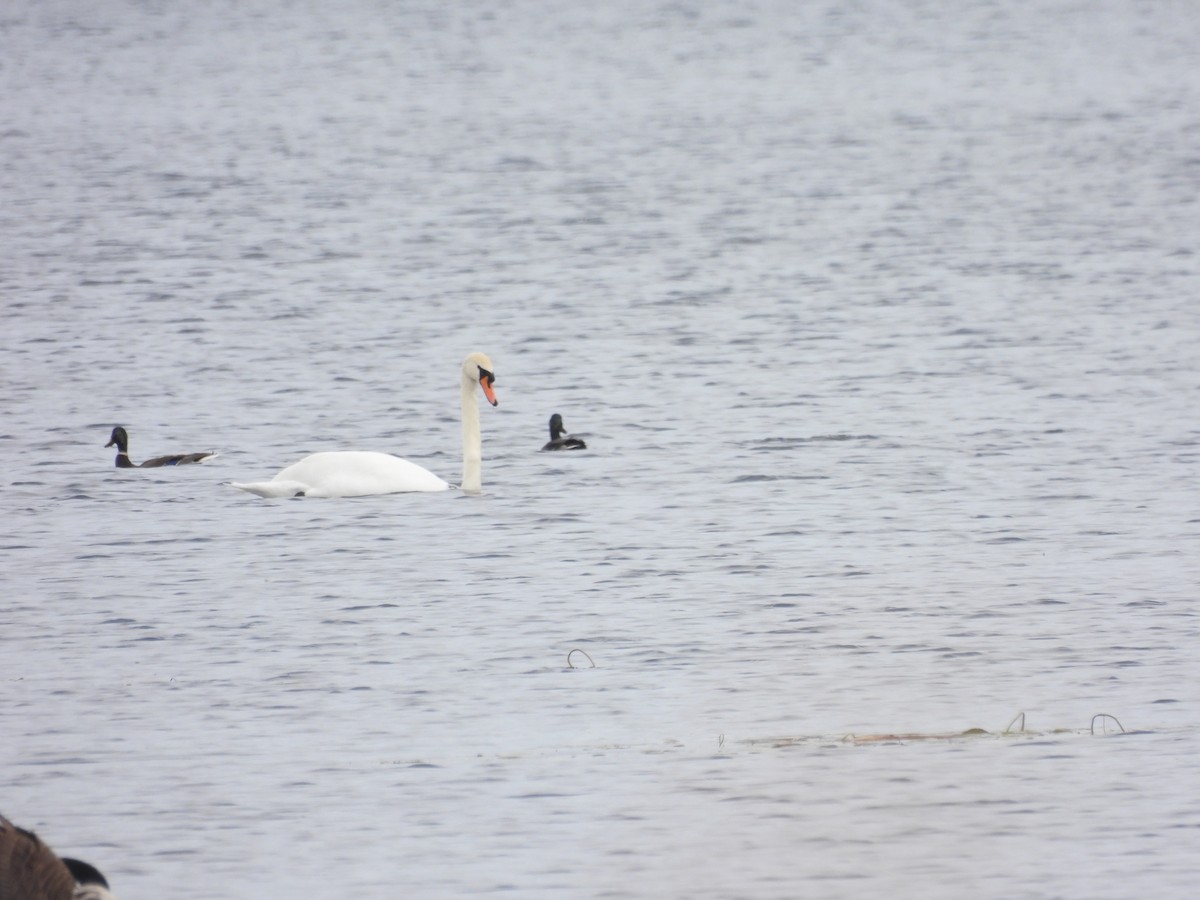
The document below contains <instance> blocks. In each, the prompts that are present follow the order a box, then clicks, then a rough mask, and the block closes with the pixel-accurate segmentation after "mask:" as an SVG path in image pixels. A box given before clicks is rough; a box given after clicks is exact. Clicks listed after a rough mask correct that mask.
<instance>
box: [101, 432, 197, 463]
mask: <svg viewBox="0 0 1200 900" xmlns="http://www.w3.org/2000/svg"><path fill="white" fill-rule="evenodd" d="M114 444H116V446H117V468H118V469H157V468H159V467H160V466H182V465H183V464H184V463H198V462H204V461H205V460H206V459H212V458H213V457H214V456H216V455H217V454H216V452H215V451H213V450H209V451H208V452H207V453H177V454H175V455H174V456H156V457H154V459H148V460H146V461H145V462H144V463H134V462H130V460H129V435H128V434H126V433H125V429H124V428H122V427H121V426H120V425H118V426H117V427H116V428H114V429H113V430H112V436H111V437H110V438H109V439H108V443H107V444H105V445H104V446H105V447H111V446H113V445H114Z"/></svg>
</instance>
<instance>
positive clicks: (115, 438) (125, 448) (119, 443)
mask: <svg viewBox="0 0 1200 900" xmlns="http://www.w3.org/2000/svg"><path fill="white" fill-rule="evenodd" d="M114 444H115V445H116V447H117V449H118V450H119V451H121V452H122V453H128V452H129V435H127V434H126V433H125V429H124V428H122V427H121V426H120V425H118V426H117V427H116V428H114V429H113V430H112V434H111V435H110V436H109V438H108V443H107V444H105V445H104V446H105V447H111V446H113V445H114Z"/></svg>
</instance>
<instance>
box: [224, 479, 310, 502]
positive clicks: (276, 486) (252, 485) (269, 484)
mask: <svg viewBox="0 0 1200 900" xmlns="http://www.w3.org/2000/svg"><path fill="white" fill-rule="evenodd" d="M229 486H230V487H235V488H237V489H238V490H242V491H249V492H250V493H251V494H258V496H260V497H266V498H268V499H276V498H280V497H296V496H303V495H304V493H305V490H306V489H307V487H308V485H306V484H304V482H302V481H252V482H249V483H247V484H242V483H239V482H237V481H231V482H230V483H229Z"/></svg>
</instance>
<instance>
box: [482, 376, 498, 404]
mask: <svg viewBox="0 0 1200 900" xmlns="http://www.w3.org/2000/svg"><path fill="white" fill-rule="evenodd" d="M479 386H480V387H481V388H483V395H484V396H485V397H487V398H488V403H490V404H492V406H499V405H500V401H499V400H497V399H496V391H495V390H494V389H493V388H492V379H491V378H490V377H489V376H488V375H481V376H480V378H479Z"/></svg>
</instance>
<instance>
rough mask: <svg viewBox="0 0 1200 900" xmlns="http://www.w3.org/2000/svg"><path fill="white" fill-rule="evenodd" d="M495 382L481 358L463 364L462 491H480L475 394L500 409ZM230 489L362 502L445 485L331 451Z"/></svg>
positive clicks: (369, 456) (409, 466)
mask: <svg viewBox="0 0 1200 900" xmlns="http://www.w3.org/2000/svg"><path fill="white" fill-rule="evenodd" d="M495 381H496V376H495V374H493V368H492V361H491V360H490V359H488V357H487V355H486V354H483V353H472V354H471V355H469V356H468V357H467V358H466V359H464V360H463V364H462V377H461V382H462V431H463V475H462V489H463V490H464V491H469V492H471V493H476V494H477V493H479V491H480V490H481V477H482V476H481V473H480V469H481V465H482V461H483V439H482V438H481V436H480V433H479V402H478V399H477V396H476V393H475V388H476V387H479V388H481V389H482V390H483V394H484V396H485V397H487V400H488V402H489V403H490V404H492V406H499V404H500V401H498V400H497V399H496V392H495V390H493V387H492V385H493V384H494V383H495ZM233 487H235V488H240V489H241V490H243V491H249V492H250V493H252V494H258V496H260V497H366V496H370V495H372V494H396V493H401V492H406V491H445V490H449V488H450V485H449V484H447V483H446V482H445V481H443V480H442V479H441V478H439V477H438V476H437V475H434V474H433V473H432V472H430V471H429V470H428V469H426V468H424V467H423V466H418V465H417V464H416V463H413V462H409V461H408V460H407V459H401V458H400V457H398V456H393V455H392V454H390V453H379V452H376V451H374V450H333V451H324V452H321V453H314V454H312V455H311V456H306V457H304V459H302V460H300V462H298V463H295V464H293V465H290V466H288V467H287V468H286V469H284V470H283V471H282V472H280V473H279V474H277V475H276V476H275V477H274V478H272V479H271V480H270V481H256V482H251V483H248V484H240V483H238V482H236V481H235V482H233Z"/></svg>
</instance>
